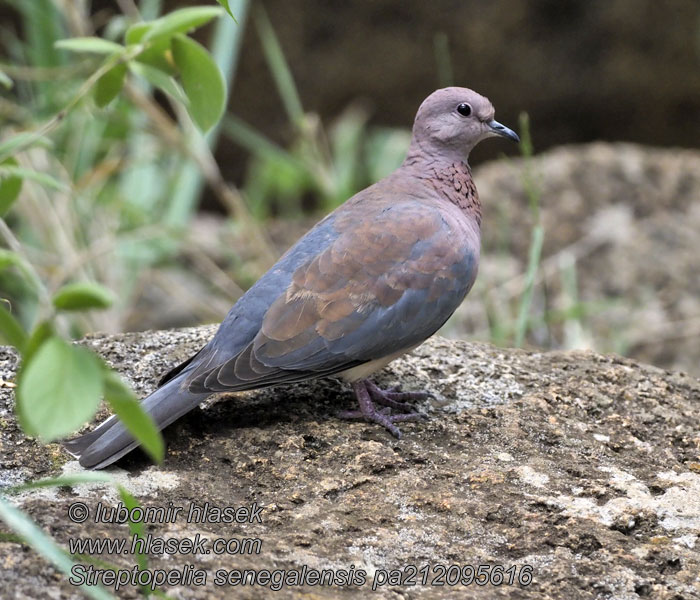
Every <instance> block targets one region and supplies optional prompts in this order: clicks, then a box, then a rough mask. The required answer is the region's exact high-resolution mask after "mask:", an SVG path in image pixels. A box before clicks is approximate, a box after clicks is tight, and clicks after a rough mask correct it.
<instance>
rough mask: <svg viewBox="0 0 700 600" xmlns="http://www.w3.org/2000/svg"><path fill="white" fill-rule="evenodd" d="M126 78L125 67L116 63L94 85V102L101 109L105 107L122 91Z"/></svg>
mask: <svg viewBox="0 0 700 600" xmlns="http://www.w3.org/2000/svg"><path fill="white" fill-rule="evenodd" d="M125 76H126V65H125V64H124V63H118V64H116V65H114V66H113V67H112V68H111V69H110V70H109V71H107V72H106V73H105V74H104V75H103V76H102V77H100V78H99V79H98V80H97V84H96V85H95V102H96V103H97V106H99V107H100V108H102V107H103V106H107V104H109V103H110V102H111V101H112V100H114V98H116V97H117V94H119V92H120V91H121V89H122V86H123V85H124V77H125Z"/></svg>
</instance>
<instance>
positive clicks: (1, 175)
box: [0, 157, 22, 218]
mask: <svg viewBox="0 0 700 600" xmlns="http://www.w3.org/2000/svg"><path fill="white" fill-rule="evenodd" d="M18 165H19V163H18V162H17V159H16V158H13V157H10V158H6V159H5V160H4V161H2V163H0V166H5V167H7V166H10V167H17V166H18ZM21 190H22V177H20V176H19V175H17V174H12V173H8V172H7V171H5V172H3V171H0V218H2V217H4V216H5V215H6V214H7V212H8V211H9V210H10V208H12V205H13V204H14V202H15V200H17V196H19V193H20V191H21Z"/></svg>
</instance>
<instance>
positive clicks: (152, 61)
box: [135, 38, 177, 75]
mask: <svg viewBox="0 0 700 600" xmlns="http://www.w3.org/2000/svg"><path fill="white" fill-rule="evenodd" d="M170 41H171V39H170V38H161V39H157V40H155V41H153V42H151V43H150V44H149V45H148V48H146V49H145V50H144V51H143V52H141V54H139V55H138V56H137V57H136V59H135V62H136V63H142V64H145V65H148V66H150V67H154V68H155V69H159V70H161V71H163V72H164V73H167V74H168V75H177V67H176V66H175V64H174V63H173V59H172V54H171V52H170Z"/></svg>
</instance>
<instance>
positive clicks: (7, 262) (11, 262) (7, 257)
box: [0, 248, 22, 271]
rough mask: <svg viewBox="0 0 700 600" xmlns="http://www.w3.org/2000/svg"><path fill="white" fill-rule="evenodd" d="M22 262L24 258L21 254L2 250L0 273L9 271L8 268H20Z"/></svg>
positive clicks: (0, 250)
mask: <svg viewBox="0 0 700 600" xmlns="http://www.w3.org/2000/svg"><path fill="white" fill-rule="evenodd" d="M21 262H22V258H21V257H20V255H19V254H17V253H16V252H13V251H12V250H6V249H5V248H0V271H2V270H3V269H7V267H13V266H19V265H20V263H21Z"/></svg>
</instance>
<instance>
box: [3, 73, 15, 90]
mask: <svg viewBox="0 0 700 600" xmlns="http://www.w3.org/2000/svg"><path fill="white" fill-rule="evenodd" d="M0 85H2V86H3V87H4V88H7V89H8V90H9V89H12V86H13V85H14V82H13V81H12V79H10V78H9V77H8V76H7V73H4V72H3V71H0Z"/></svg>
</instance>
